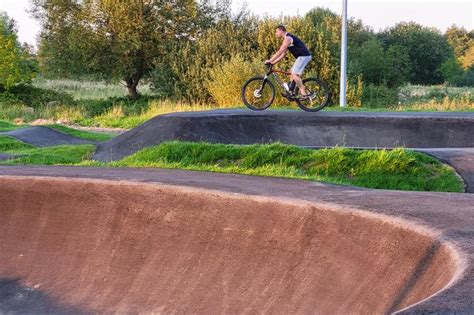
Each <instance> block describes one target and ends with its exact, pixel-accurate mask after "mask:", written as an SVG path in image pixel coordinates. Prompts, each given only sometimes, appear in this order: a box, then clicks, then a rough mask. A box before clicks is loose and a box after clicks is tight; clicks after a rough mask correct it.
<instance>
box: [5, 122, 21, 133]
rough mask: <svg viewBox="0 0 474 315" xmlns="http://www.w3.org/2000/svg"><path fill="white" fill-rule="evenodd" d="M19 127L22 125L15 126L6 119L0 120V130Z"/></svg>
mask: <svg viewBox="0 0 474 315" xmlns="http://www.w3.org/2000/svg"><path fill="white" fill-rule="evenodd" d="M19 128H22V127H21V126H17V125H15V124H12V123H10V122H7V121H3V120H0V132H4V131H11V130H15V129H19Z"/></svg>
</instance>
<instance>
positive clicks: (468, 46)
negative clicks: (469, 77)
mask: <svg viewBox="0 0 474 315" xmlns="http://www.w3.org/2000/svg"><path fill="white" fill-rule="evenodd" d="M444 36H445V37H446V39H447V40H448V42H449V44H450V45H451V47H453V49H454V55H455V57H456V59H457V60H458V61H459V62H460V63H461V65H462V66H463V67H464V68H465V69H467V68H469V67H471V66H473V65H474V30H471V31H470V32H468V31H466V29H465V28H463V27H461V28H460V27H457V26H456V25H453V26H451V27H450V28H448V29H447V30H446V32H445V34H444Z"/></svg>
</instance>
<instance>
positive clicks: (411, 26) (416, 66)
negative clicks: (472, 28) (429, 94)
mask: <svg viewBox="0 0 474 315" xmlns="http://www.w3.org/2000/svg"><path fill="white" fill-rule="evenodd" d="M378 37H379V39H380V41H381V43H382V45H383V46H384V47H385V48H388V47H389V46H391V45H397V46H399V47H404V48H405V49H406V50H407V52H408V55H409V57H410V60H411V68H412V72H411V78H410V82H411V83H414V84H438V83H442V82H443V77H442V74H441V71H440V68H441V65H442V64H443V63H444V62H445V61H447V60H448V59H450V58H452V56H453V49H452V48H451V46H450V45H449V43H448V41H447V40H446V38H445V37H443V35H441V33H440V32H439V31H438V30H436V29H434V28H428V27H424V26H421V25H419V24H416V23H414V22H410V23H399V24H397V25H395V26H394V27H391V28H388V29H386V30H385V31H384V32H382V33H380V34H378Z"/></svg>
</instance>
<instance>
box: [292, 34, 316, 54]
mask: <svg viewBox="0 0 474 315" xmlns="http://www.w3.org/2000/svg"><path fill="white" fill-rule="evenodd" d="M286 36H290V37H291V38H292V39H293V44H291V45H290V46H288V50H289V51H290V53H291V54H292V55H293V57H295V58H298V57H302V56H311V53H310V52H309V50H308V48H307V47H306V45H305V44H304V43H303V41H302V40H301V39H299V38H298V37H296V36H295V35H293V34H291V33H286Z"/></svg>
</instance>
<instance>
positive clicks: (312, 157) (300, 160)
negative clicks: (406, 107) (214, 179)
mask: <svg viewBox="0 0 474 315" xmlns="http://www.w3.org/2000/svg"><path fill="white" fill-rule="evenodd" d="M85 164H87V165H106V166H114V167H130V166H132V167H162V168H181V169H188V170H202V171H213V172H223V173H238V174H250V175H263V176H278V177H287V178H299V179H309V180H318V181H325V182H330V183H337V184H347V185H356V186H362V187H368V188H381V189H400V190H419V191H450V192H461V191H463V185H462V183H461V182H460V180H459V178H458V177H457V176H456V175H455V172H454V170H453V169H452V168H450V167H448V166H446V165H443V164H441V163H440V162H439V161H437V160H436V159H434V158H432V157H429V156H427V155H425V154H421V153H417V152H413V151H409V150H404V149H396V150H391V151H387V150H354V149H345V148H334V149H322V150H310V149H303V148H299V147H296V146H291V145H283V144H279V143H276V144H270V145H250V146H238V145H223V144H209V143H187V142H169V143H163V144H160V145H158V146H155V147H150V148H146V149H144V150H142V151H140V152H137V153H135V154H134V155H131V156H129V157H126V158H125V159H123V160H121V161H118V162H111V163H106V164H103V163H98V162H90V161H89V162H85Z"/></svg>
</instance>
